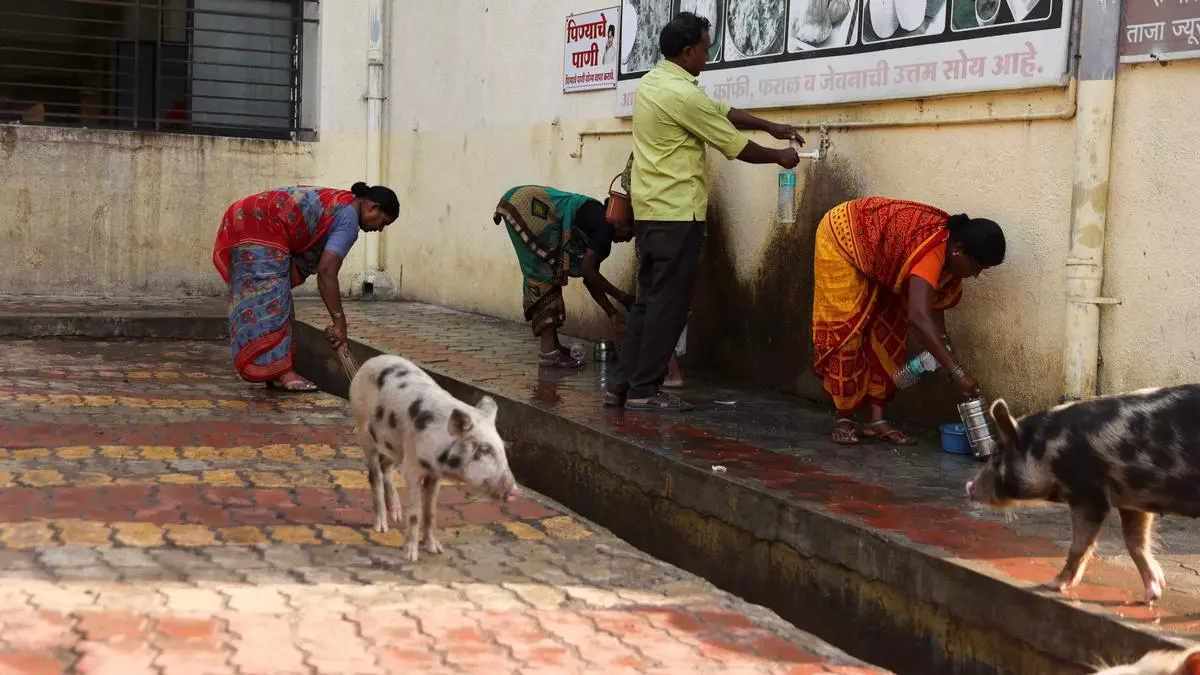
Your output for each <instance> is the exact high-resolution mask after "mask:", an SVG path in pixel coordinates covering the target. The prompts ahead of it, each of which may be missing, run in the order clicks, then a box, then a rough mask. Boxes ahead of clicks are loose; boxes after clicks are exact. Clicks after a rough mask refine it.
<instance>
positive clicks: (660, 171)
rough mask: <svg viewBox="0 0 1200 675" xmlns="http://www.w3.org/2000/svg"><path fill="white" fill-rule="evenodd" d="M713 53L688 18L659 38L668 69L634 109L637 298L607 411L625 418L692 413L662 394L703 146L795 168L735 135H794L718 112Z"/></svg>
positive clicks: (792, 157) (688, 297)
mask: <svg viewBox="0 0 1200 675" xmlns="http://www.w3.org/2000/svg"><path fill="white" fill-rule="evenodd" d="M711 44H712V39H711V37H710V35H709V21H708V19H705V18H703V17H700V16H697V15H695V14H693V13H691V12H681V13H679V14H678V15H677V16H676V17H675V18H674V19H672V20H671V22H670V23H668V24H667V25H666V26H665V27H664V28H663V29H662V32H661V33H660V34H659V39H658V46H659V50H660V51H661V52H662V55H663V57H664V59H663V60H662V61H660V62H659V64H658V66H656V67H655V68H654V69H653V70H651V71H650V72H649V73H647V74H646V75H645V76H644V77H642V80H641V82H639V83H638V88H637V98H636V99H635V101H634V104H633V156H634V161H633V182H632V190H631V192H630V197H631V198H632V201H633V215H634V218H635V219H636V221H637V222H636V225H635V231H636V233H637V240H638V249H639V259H638V284H637V285H638V295H637V300H636V301H635V302H634V305H633V309H632V310H631V311H630V312H629V315H628V316H627V317H626V321H625V333H624V336H623V339H622V341H621V347H622V349H621V359H620V361H619V362H618V365H619V368H618V375H617V378H616V381H615V382H614V383H613V384H612V385H610V389H609V390H608V391H607V392H605V394H604V405H605V406H609V407H614V406H620V405H624V406H625V408H626V409H627V410H661V411H686V410H691V408H692V406H691V405H690V404H689V403H687V402H686V401H683V400H681V399H679V398H678V397H676V396H672V395H670V394H667V393H665V392H663V391H662V390H661V387H662V383H663V379H664V377H665V376H666V372H667V361H668V360H670V358H671V353H672V352H673V351H674V349H675V344H676V342H677V341H678V339H679V335H680V333H681V332H682V331H683V327H684V325H685V323H686V322H687V314H688V309H689V308H690V306H691V302H692V287H693V286H694V284H695V281H696V270H697V267H698V266H699V264H700V244H701V239H702V236H703V232H704V218H705V215H706V214H707V212H708V180H707V178H706V177H705V175H704V151H705V145H711V146H713V147H715V148H716V149H717V150H719V151H720V152H721V154H723V155H725V157H726V158H728V159H734V158H736V159H740V160H742V161H743V162H748V163H750V164H778V165H780V166H783V167H786V168H789V169H790V168H792V167H795V166H796V165H797V164H799V163H800V157H799V155H798V154H797V152H796V150H795V149H793V148H790V147H789V148H784V149H780V150H776V149H772V148H765V147H763V146H761V145H758V144H757V143H754V142H752V141H750V139H748V138H746V137H745V136H744V135H742V134H740V133H738V132H737V129H746V130H756V131H765V132H767V133H769V134H771V135H772V136H774V137H775V138H778V139H780V140H795V141H797V142H799V143H800V144H803V143H804V139H803V138H801V137H800V134H799V133H798V132H797V130H796V128H795V127H792V126H789V125H785V124H776V123H774V122H768V121H767V120H764V119H760V118H758V117H755V116H753V115H750V114H748V113H745V112H743V111H741V110H737V109H735V108H732V107H730V106H728V105H726V104H724V103H716V102H714V101H713V100H712V99H710V98H709V97H708V95H706V94H705V93H704V91H703V90H701V89H700V87H699V81H698V80H697V78H698V77H699V75H700V69H701V68H703V67H704V64H705V62H706V61H707V57H708V49H709V47H710V46H711Z"/></svg>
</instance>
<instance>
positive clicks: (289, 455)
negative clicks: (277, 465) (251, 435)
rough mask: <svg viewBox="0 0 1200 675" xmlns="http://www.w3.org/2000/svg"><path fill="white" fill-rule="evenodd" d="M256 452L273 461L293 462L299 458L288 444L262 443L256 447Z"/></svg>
mask: <svg viewBox="0 0 1200 675" xmlns="http://www.w3.org/2000/svg"><path fill="white" fill-rule="evenodd" d="M258 454H259V455H261V456H262V458H263V459H269V460H271V461H273V462H294V461H296V460H297V459H299V458H298V457H296V450H295V449H294V448H292V446H290V445H264V446H262V447H260V448H259V449H258Z"/></svg>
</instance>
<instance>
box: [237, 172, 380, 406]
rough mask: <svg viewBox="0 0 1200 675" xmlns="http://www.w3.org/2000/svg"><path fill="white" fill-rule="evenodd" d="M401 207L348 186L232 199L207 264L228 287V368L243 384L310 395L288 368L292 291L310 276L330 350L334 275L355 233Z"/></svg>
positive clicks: (336, 333) (373, 228) (336, 317)
mask: <svg viewBox="0 0 1200 675" xmlns="http://www.w3.org/2000/svg"><path fill="white" fill-rule="evenodd" d="M399 212H400V202H399V200H397V198H396V193H394V192H392V191H391V190H389V189H388V188H386V187H382V186H376V187H370V186H368V185H367V184H365V183H355V184H354V187H352V188H350V190H349V191H346V190H334V189H329V188H318V187H307V186H299V187H287V188H280V189H277V190H268V191H266V192H261V193H259V194H256V195H251V196H249V197H246V198H245V199H242V200H239V201H236V202H234V203H233V204H232V205H230V207H229V209H228V210H226V211H225V218H224V220H222V221H221V229H220V230H219V231H218V232H217V242H216V245H214V246H213V265H215V266H216V268H217V271H218V272H220V273H221V278H222V279H224V280H225V282H226V283H228V284H229V337H230V340H231V341H232V343H233V366H234V368H235V369H237V372H238V375H240V376H241V377H242V379H244V380H247V381H249V382H266V383H267V387H268V388H271V389H282V390H284V391H315V390H316V388H317V387H316V385H314V384H313V383H312V382H309V381H308V380H306V379H304V378H303V377H300V376H299V375H297V374H296V372H295V371H293V370H292V319H293V317H294V316H295V312H294V308H293V305H292V289H293V288H295V287H296V286H299V285H300V284H302V283H304V281H305V279H307V278H308V277H309V276H311V275H313V274H316V275H317V288H318V290H320V292H321V299H322V300H324V301H325V307H326V308H327V309H328V310H329V316H330V317H331V318H332V319H333V325H331V326H330V327H329V329H328V330H327V331H326V334H327V336H328V337H329V342H330V344H331V345H333V346H334V347H335V348H336V347H340V346H341V345H342V344H344V343H345V341H346V330H347V327H346V315H345V314H344V313H343V312H342V299H341V289H340V288H339V286H338V272H339V271H340V270H341V268H342V260H343V259H344V258H345V257H346V254H347V253H349V252H350V247H351V246H353V245H354V242H355V241H357V240H358V232H359V230H362V231H364V232H378V231H380V230H382V229H383V228H385V227H387V226H388V225H390V224H391V223H392V221H394V220H396V217H397V216H398V215H399Z"/></svg>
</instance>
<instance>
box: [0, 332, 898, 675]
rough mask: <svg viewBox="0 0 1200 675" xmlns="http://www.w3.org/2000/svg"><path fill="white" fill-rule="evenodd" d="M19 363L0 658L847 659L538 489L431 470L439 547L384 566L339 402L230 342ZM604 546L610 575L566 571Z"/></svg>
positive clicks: (534, 666)
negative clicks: (481, 486)
mask: <svg viewBox="0 0 1200 675" xmlns="http://www.w3.org/2000/svg"><path fill="white" fill-rule="evenodd" d="M64 358H69V359H71V360H72V362H73V363H75V364H78V369H76V368H74V367H72V368H70V369H64V368H61V364H62V362H63V359H64ZM470 358H471V357H463V358H461V359H458V360H457V362H458V363H459V364H460V365H470ZM52 364H54V365H52ZM13 369H19V370H20V373H21V380H20V381H19V382H18V383H16V384H13V383H11V382H10V383H6V384H5V385H4V386H3V387H0V439H2V447H0V556H4V558H3V560H4V568H3V572H4V576H3V577H0V674H3V675H8V673H10V672H12V673H22V674H25V673H30V674H37V673H51V672H53V673H62V672H78V673H114V674H120V675H133V674H138V673H154V674H155V675H174V674H180V675H183V674H192V673H197V674H199V673H210V674H216V673H236V674H238V675H247V674H251V673H264V674H266V673H270V674H272V675H274V674H277V673H297V674H301V673H303V674H309V673H407V672H428V673H437V672H480V673H503V672H520V673H538V672H554V673H564V672H599V671H600V670H602V671H603V672H606V673H622V672H638V673H649V672H679V669H680V668H686V669H687V670H693V669H700V670H704V671H705V672H721V673H727V674H728V673H740V672H754V673H784V672H791V671H792V670H794V669H795V668H797V667H802V666H806V665H808V664H810V663H820V664H823V665H827V666H830V667H832V666H834V665H838V664H842V665H861V664H858V663H857V662H855V661H854V660H853V659H850V658H849V657H839V658H836V659H834V660H833V661H831V662H826V661H825V660H824V659H821V658H819V657H817V656H815V653H816V652H817V651H818V649H820V650H828V649H829V648H828V647H827V646H824V645H822V644H821V643H820V642H819V641H817V640H816V639H815V638H813V637H811V636H809V635H806V634H804V633H802V632H800V631H797V630H796V629H795V628H793V627H791V626H789V625H787V624H786V623H784V622H783V621H781V620H780V619H779V618H778V617H776V616H774V615H773V614H772V613H770V612H768V611H766V610H764V609H762V608H760V607H754V606H751V605H748V604H746V603H743V602H740V601H737V600H735V599H731V598H730V597H729V596H727V595H724V594H721V593H718V592H716V591H715V589H713V588H712V587H711V586H710V585H708V584H707V583H705V582H703V581H702V580H699V579H696V578H694V577H692V576H690V575H688V574H686V573H684V572H682V571H680V570H677V569H674V568H671V567H668V566H664V565H662V564H661V563H658V562H657V561H654V560H652V559H649V558H648V557H646V556H644V555H643V554H641V553H639V552H637V551H635V550H634V549H632V548H630V547H629V546H627V545H626V544H624V543H623V542H621V541H620V540H617V539H614V538H613V537H611V535H608V534H607V533H604V532H603V531H601V530H599V529H598V528H596V526H594V525H592V524H590V523H586V522H584V521H580V520H577V519H575V518H574V517H573V516H571V515H569V514H565V513H564V512H562V511H561V510H560V509H558V508H557V507H555V506H553V505H552V504H550V503H549V502H545V501H543V500H542V498H540V497H539V496H537V495H535V494H532V493H531V494H529V495H527V496H526V497H525V498H522V499H520V500H518V501H517V502H515V503H513V504H510V505H506V506H503V507H501V506H498V505H496V504H493V503H490V502H486V501H478V500H476V499H474V498H472V497H470V496H469V495H468V494H466V492H465V491H464V490H463V489H462V488H460V487H458V486H455V485H447V486H446V487H445V488H444V489H443V490H442V491H441V493H440V508H439V513H438V521H439V524H440V525H441V526H442V527H443V528H444V529H445V531H444V533H443V542H444V544H445V547H446V552H445V554H443V555H442V556H430V555H428V554H424V555H423V557H422V560H421V562H420V563H418V564H417V565H410V564H408V563H405V562H402V561H401V556H400V551H399V549H398V547H399V546H400V545H401V542H402V536H400V534H399V533H397V532H390V533H388V534H387V535H379V534H378V533H375V532H373V531H371V530H370V527H369V526H370V522H371V517H370V512H369V509H370V498H369V494H368V493H367V491H366V489H365V488H366V476H365V472H364V471H363V469H362V461H361V454H360V453H358V450H357V448H355V447H354V445H353V443H354V438H353V434H352V430H351V428H350V427H351V424H350V422H349V420H348V418H347V414H346V410H345V407H344V404H342V403H341V402H340V401H337V400H335V399H331V398H330V397H327V396H323V395H320V396H310V397H287V396H274V395H270V394H268V393H266V392H265V391H263V390H262V389H261V388H257V387H250V386H249V385H246V384H244V383H241V382H239V381H237V380H236V379H235V378H233V377H230V375H229V365H228V348H227V347H226V346H225V345H221V344H201V343H144V344H139V343H94V344H89V343H79V342H55V341H47V342H8V343H0V370H3V371H5V372H13ZM478 370H479V371H480V372H493V371H494V372H495V373H496V374H497V375H496V376H502V375H503V374H504V371H503V369H500V368H489V369H482V368H481V369H478ZM80 373H87V376H86V377H81V376H79V374H80ZM114 374H115V375H114ZM122 375H123V376H122ZM127 380H128V381H127ZM81 460H83V461H81ZM552 518H553V519H555V522H554V523H553V526H548V525H545V524H544V522H545V521H547V520H548V519H552ZM564 519H565V520H564ZM564 533H566V534H565V535H564ZM601 544H602V545H603V546H602V547H600V548H603V549H605V550H610V551H616V552H618V553H617V554H615V555H611V556H610V559H608V560H607V565H608V567H609V569H608V570H607V571H608V574H607V580H606V581H605V582H604V583H602V584H597V583H594V582H591V581H589V580H587V579H585V578H582V577H577V576H576V575H574V574H573V573H572V569H573V567H575V566H581V567H582V566H592V567H594V566H595V565H596V564H597V563H598V562H599V561H598V559H597V555H598V554H597V551H598V550H599V549H598V546H599V545H601ZM547 580H551V581H547ZM668 584H670V585H672V586H673V587H676V586H679V585H680V584H683V585H684V586H685V588H686V590H685V592H683V593H682V594H681V595H680V596H679V597H678V598H677V599H676V598H674V597H672V596H663V595H661V594H657V591H656V590H655V589H657V588H660V587H663V586H664V585H668ZM566 587H569V588H571V589H573V590H572V592H573V593H575V594H576V595H575V596H568V594H567V593H566V592H565V591H566ZM581 591H586V593H584V594H583V595H578V594H579V593H580V592H581ZM656 594H657V595H656ZM645 597H654V598H655V600H654V603H655V605H656V606H655V607H645V606H643V605H641V604H639V603H640V602H641V600H640V599H639V598H645ZM579 598H585V599H579ZM812 672H821V671H819V670H816V671H812ZM864 672H884V671H880V670H875V669H871V670H869V671H864Z"/></svg>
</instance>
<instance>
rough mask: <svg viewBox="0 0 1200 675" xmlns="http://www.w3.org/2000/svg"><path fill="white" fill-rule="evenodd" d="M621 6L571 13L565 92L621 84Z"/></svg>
mask: <svg viewBox="0 0 1200 675" xmlns="http://www.w3.org/2000/svg"><path fill="white" fill-rule="evenodd" d="M620 13H621V8H620V7H609V8H607V9H599V10H596V11H594V12H585V13H583V14H572V15H571V16H568V17H567V30H566V36H567V49H566V56H565V61H564V63H563V93H566V94H569V93H571V92H575V91H592V90H595V89H613V88H614V87H616V86H617V57H618V56H619V54H620V46H619V45H618V43H617V22H618V20H619V19H618V17H619V15H620Z"/></svg>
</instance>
